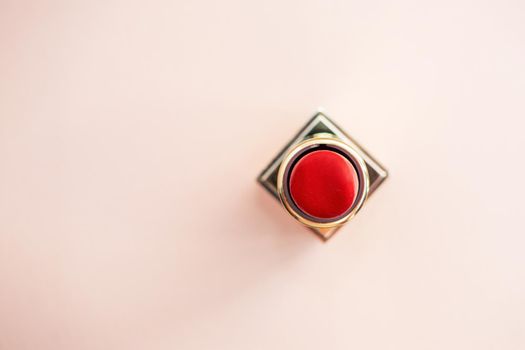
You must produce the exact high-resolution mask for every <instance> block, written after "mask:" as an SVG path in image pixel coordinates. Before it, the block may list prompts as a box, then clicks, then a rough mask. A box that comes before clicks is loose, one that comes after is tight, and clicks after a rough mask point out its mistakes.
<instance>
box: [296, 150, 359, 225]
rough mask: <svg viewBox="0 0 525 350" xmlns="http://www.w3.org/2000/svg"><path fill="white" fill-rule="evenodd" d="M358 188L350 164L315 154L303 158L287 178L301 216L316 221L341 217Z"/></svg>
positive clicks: (336, 157) (334, 154)
mask: <svg viewBox="0 0 525 350" xmlns="http://www.w3.org/2000/svg"><path fill="white" fill-rule="evenodd" d="M358 186H359V179H358V176H357V172H356V170H355V168H354V166H353V165H352V163H351V162H350V161H349V160H348V159H346V158H345V157H344V156H342V155H341V154H339V153H337V152H334V151H330V150H319V151H314V152H311V153H308V154H307V155H305V156H303V157H302V158H301V159H300V160H299V161H298V162H297V163H296V164H295V166H294V167H293V169H292V170H291V174H290V183H289V188H290V195H291V197H292V199H293V201H294V202H295V204H296V205H297V207H298V208H299V209H300V210H302V211H303V212H304V213H306V214H308V215H310V216H313V217H315V218H319V219H333V218H336V217H338V216H340V215H342V214H344V213H345V212H346V211H347V210H348V209H350V207H351V206H352V204H353V203H354V201H355V198H356V196H357V191H358Z"/></svg>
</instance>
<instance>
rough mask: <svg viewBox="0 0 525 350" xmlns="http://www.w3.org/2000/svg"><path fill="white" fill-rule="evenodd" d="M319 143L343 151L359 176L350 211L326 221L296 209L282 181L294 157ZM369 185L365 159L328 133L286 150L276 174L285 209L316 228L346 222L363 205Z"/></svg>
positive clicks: (303, 222)
mask: <svg viewBox="0 0 525 350" xmlns="http://www.w3.org/2000/svg"><path fill="white" fill-rule="evenodd" d="M320 145H326V146H331V147H334V148H336V149H339V150H340V151H342V152H344V153H345V155H346V156H348V158H350V159H351V160H352V162H353V163H354V165H355V167H356V171H357V174H358V178H359V187H358V188H359V191H358V197H357V198H356V200H355V201H354V204H353V206H352V208H351V209H350V211H349V212H348V213H347V214H346V215H344V216H343V217H339V218H337V219H336V220H334V221H327V222H319V221H315V220H312V219H310V218H307V217H305V214H304V213H302V212H300V211H298V210H296V209H295V206H294V205H292V204H291V203H290V202H289V199H288V197H287V196H286V186H285V183H284V181H285V174H286V172H287V171H288V168H289V166H290V165H291V164H292V162H293V160H294V159H295V158H296V157H298V156H300V155H301V154H302V153H304V152H305V151H307V150H309V149H311V148H313V147H316V146H320ZM369 187H370V184H369V177H368V170H367V168H366V163H365V161H364V160H363V159H362V158H361V157H360V156H359V154H358V153H357V152H356V151H355V150H354V149H353V148H351V147H350V146H349V145H348V144H346V143H344V142H343V141H341V140H340V139H338V138H335V137H332V136H331V135H330V134H328V135H326V134H320V135H315V136H314V137H313V138H311V139H307V140H305V141H303V142H300V143H298V144H297V145H296V146H294V147H293V148H292V149H291V150H290V151H288V153H287V154H286V156H285V157H284V159H283V161H282V163H281V166H280V167H279V172H278V175H277V192H278V194H279V198H280V200H281V202H282V203H283V205H284V207H285V208H286V210H287V211H288V212H289V213H290V214H291V215H292V216H293V217H294V218H295V219H297V220H298V221H299V222H301V223H302V224H304V225H306V226H308V227H311V228H317V229H328V228H334V227H337V226H341V225H343V224H344V223H346V222H347V221H348V220H350V219H351V218H353V217H354V216H355V214H357V212H358V211H359V210H360V209H361V207H362V206H363V204H364V202H365V200H366V198H367V196H368V190H369Z"/></svg>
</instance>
